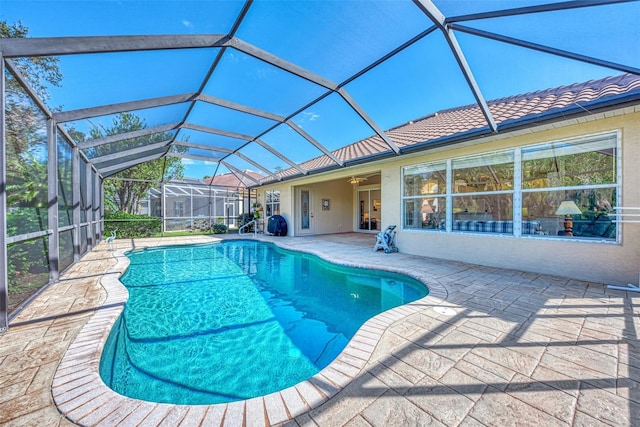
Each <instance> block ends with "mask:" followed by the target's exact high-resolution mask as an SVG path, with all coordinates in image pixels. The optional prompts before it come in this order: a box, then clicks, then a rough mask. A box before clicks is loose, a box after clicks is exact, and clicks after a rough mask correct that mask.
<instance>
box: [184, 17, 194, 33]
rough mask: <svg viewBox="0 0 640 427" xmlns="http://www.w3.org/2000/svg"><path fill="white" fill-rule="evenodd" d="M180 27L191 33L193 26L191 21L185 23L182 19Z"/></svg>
mask: <svg viewBox="0 0 640 427" xmlns="http://www.w3.org/2000/svg"><path fill="white" fill-rule="evenodd" d="M182 25H184V26H185V27H187V28H188V29H190V30H191V31H193V24H192V23H191V21H187V20H186V19H183V20H182Z"/></svg>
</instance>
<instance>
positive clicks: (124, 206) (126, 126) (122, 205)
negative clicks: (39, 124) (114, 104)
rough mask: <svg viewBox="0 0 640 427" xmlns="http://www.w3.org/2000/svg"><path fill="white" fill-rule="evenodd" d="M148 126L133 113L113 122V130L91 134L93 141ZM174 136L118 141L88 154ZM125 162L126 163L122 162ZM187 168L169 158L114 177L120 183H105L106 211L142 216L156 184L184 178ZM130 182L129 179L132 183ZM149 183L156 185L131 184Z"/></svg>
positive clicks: (115, 149)
mask: <svg viewBox="0 0 640 427" xmlns="http://www.w3.org/2000/svg"><path fill="white" fill-rule="evenodd" d="M146 127H147V126H146V124H145V122H144V120H142V119H141V118H140V117H138V116H137V115H135V114H132V113H122V114H119V115H117V116H116V117H115V118H114V119H113V124H112V126H111V127H109V128H104V129H103V128H100V127H97V126H94V127H93V128H92V129H91V131H90V136H91V139H98V138H103V137H105V136H109V135H118V134H122V133H126V132H132V131H136V130H140V129H145V128H146ZM171 137H172V134H171V133H167V132H164V133H157V134H152V135H148V136H144V137H139V138H135V139H129V140H123V141H118V142H116V143H111V144H105V145H100V146H97V147H95V148H94V149H92V150H91V151H88V152H87V154H88V155H89V157H98V156H103V155H106V154H112V153H117V152H121V151H124V150H129V149H132V148H137V147H142V146H146V145H149V144H154V143H158V142H161V141H167V140H169V139H171ZM120 161H122V160H120ZM183 172H184V165H183V164H182V161H181V160H180V158H178V157H165V158H160V159H156V160H152V161H149V162H144V163H141V164H139V165H136V166H133V167H131V168H129V169H127V170H124V171H121V172H118V173H117V174H116V175H114V177H115V178H121V179H118V180H113V179H112V180H109V179H107V180H105V185H104V193H105V194H104V196H105V208H106V209H108V210H111V211H120V212H126V213H130V214H136V213H139V204H140V201H141V199H143V198H144V197H146V195H147V193H148V192H149V190H150V189H151V188H152V187H153V186H154V182H160V181H161V180H162V179H164V180H169V179H173V178H182V177H183ZM128 179H129V180H128ZM130 179H135V180H145V181H153V182H142V181H130Z"/></svg>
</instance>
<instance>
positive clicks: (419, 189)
mask: <svg viewBox="0 0 640 427" xmlns="http://www.w3.org/2000/svg"><path fill="white" fill-rule="evenodd" d="M446 176H447V164H446V163H445V162H441V163H429V164H423V165H417V166H409V167H406V168H404V177H403V180H404V190H403V196H404V227H405V228H431V229H438V228H440V227H441V226H442V225H444V220H445V215H446V212H447V200H446V197H445V196H446V192H447V178H446Z"/></svg>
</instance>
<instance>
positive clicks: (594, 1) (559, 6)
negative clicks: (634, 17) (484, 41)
mask: <svg viewBox="0 0 640 427" xmlns="http://www.w3.org/2000/svg"><path fill="white" fill-rule="evenodd" d="M633 1H637V0H574V1H561V2H557V3H549V4H540V5H534V6H525V7H517V8H513V9H502V10H493V11H489V12H480V13H472V14H468V15H459V16H452V17H450V18H446V19H445V22H446V23H451V22H462V21H476V20H479V19H491V18H503V17H505V16H514V15H526V14H529V13H540V12H555V11H558V10H567V9H576V8H579V7H592V6H603V5H609V4H616V3H628V2H633Z"/></svg>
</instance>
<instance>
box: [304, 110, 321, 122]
mask: <svg viewBox="0 0 640 427" xmlns="http://www.w3.org/2000/svg"><path fill="white" fill-rule="evenodd" d="M302 115H303V116H304V117H305V118H306V119H307V120H308V121H310V122H313V121H315V120H317V119H319V118H320V114H316V113H314V112H313V111H305V112H304V113H302Z"/></svg>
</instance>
